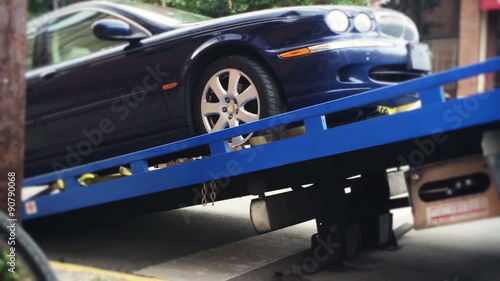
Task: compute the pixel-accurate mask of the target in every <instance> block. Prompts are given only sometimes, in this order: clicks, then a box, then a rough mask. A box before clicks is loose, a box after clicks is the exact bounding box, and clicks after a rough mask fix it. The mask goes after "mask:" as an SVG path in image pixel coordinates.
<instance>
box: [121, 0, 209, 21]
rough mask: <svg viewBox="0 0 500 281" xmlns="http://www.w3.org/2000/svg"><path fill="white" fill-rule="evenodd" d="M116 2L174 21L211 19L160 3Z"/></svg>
mask: <svg viewBox="0 0 500 281" xmlns="http://www.w3.org/2000/svg"><path fill="white" fill-rule="evenodd" d="M118 3H120V4H125V5H127V6H131V7H135V8H140V9H143V10H147V11H149V12H152V13H154V14H156V15H158V16H162V17H166V18H168V21H169V22H173V21H175V22H176V23H191V22H198V21H204V20H209V19H211V18H210V17H207V16H203V15H198V14H195V13H191V12H186V11H183V10H178V9H174V8H170V7H163V6H160V5H152V4H146V3H137V2H123V1H119V2H118Z"/></svg>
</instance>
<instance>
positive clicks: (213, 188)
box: [210, 181, 217, 206]
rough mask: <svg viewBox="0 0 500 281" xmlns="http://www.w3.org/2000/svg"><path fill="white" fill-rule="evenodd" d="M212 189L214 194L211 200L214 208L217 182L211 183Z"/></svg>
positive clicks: (211, 193)
mask: <svg viewBox="0 0 500 281" xmlns="http://www.w3.org/2000/svg"><path fill="white" fill-rule="evenodd" d="M210 188H211V189H212V192H210V199H212V206H213V205H214V204H215V198H216V197H217V193H215V188H216V185H215V181H212V182H211V183H210Z"/></svg>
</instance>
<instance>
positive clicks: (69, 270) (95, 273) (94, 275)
mask: <svg viewBox="0 0 500 281" xmlns="http://www.w3.org/2000/svg"><path fill="white" fill-rule="evenodd" d="M50 266H51V267H52V269H53V270H54V272H55V273H56V275H57V277H58V278H59V279H60V280H61V281H66V280H68V281H69V280H72V281H73V280H76V279H78V280H86V279H88V280H108V278H109V279H110V280H119V281H167V280H166V279H158V278H152V277H144V276H139V275H133V274H127V273H122V272H116V271H110V270H104V269H99V268H94V267H90V266H84V265H77V264H71V263H61V262H56V261H50Z"/></svg>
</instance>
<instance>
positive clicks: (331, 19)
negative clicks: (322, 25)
mask: <svg viewBox="0 0 500 281" xmlns="http://www.w3.org/2000/svg"><path fill="white" fill-rule="evenodd" d="M326 24H327V25H328V26H329V27H330V29H331V30H333V31H335V32H344V31H346V30H347V29H348V28H349V17H347V15H346V14H345V13H344V12H342V11H339V10H334V11H331V12H330V13H329V14H328V16H327V17H326Z"/></svg>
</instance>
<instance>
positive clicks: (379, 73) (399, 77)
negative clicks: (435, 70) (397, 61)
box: [368, 65, 425, 83]
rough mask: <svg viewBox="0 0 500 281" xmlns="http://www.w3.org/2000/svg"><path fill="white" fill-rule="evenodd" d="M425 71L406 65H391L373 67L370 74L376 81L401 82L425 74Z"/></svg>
mask: <svg viewBox="0 0 500 281" xmlns="http://www.w3.org/2000/svg"><path fill="white" fill-rule="evenodd" d="M424 75H425V73H423V72H419V71H410V70H408V69H406V66H404V65H390V66H380V67H375V68H372V69H371V70H370V72H369V74H368V76H369V77H370V79H372V80H373V81H376V82H384V83H399V82H403V81H406V80H410V79H414V78H418V77H422V76H424Z"/></svg>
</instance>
